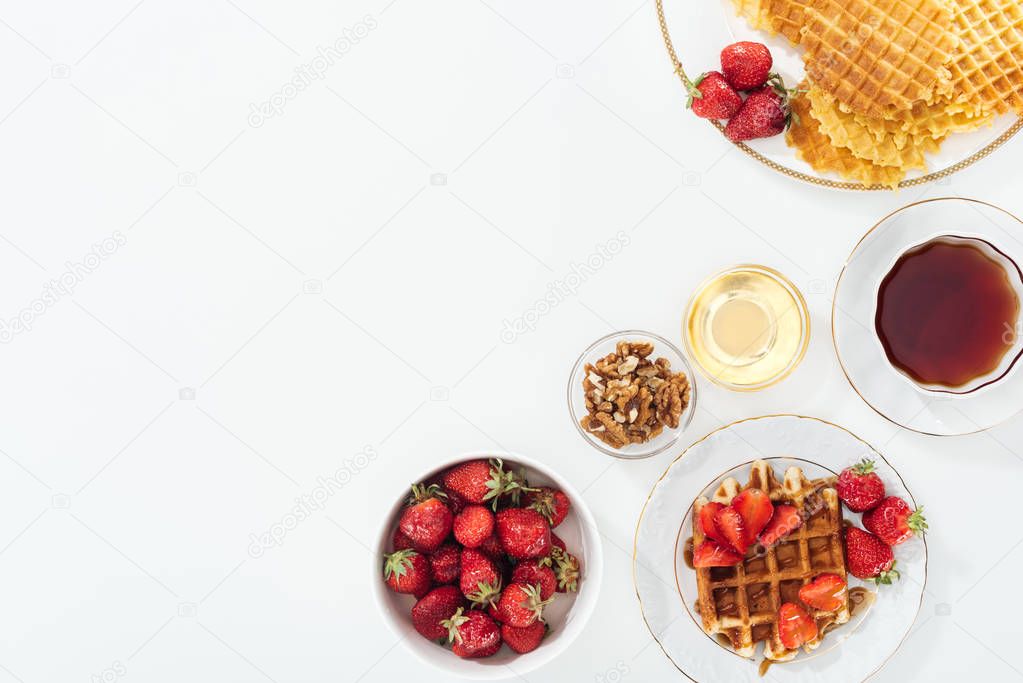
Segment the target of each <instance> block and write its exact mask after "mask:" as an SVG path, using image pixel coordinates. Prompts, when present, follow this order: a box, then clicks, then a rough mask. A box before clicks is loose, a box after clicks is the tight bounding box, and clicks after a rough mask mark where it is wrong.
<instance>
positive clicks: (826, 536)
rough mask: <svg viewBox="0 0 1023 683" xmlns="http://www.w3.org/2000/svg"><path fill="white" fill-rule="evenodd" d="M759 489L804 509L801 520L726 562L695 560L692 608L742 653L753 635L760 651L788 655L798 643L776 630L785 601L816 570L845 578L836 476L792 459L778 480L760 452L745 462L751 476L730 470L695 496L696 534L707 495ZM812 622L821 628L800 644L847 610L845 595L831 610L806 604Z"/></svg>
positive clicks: (750, 652)
mask: <svg viewBox="0 0 1023 683" xmlns="http://www.w3.org/2000/svg"><path fill="white" fill-rule="evenodd" d="M746 489H759V490H761V491H763V492H765V493H767V495H768V496H769V498H770V500H771V502H772V503H773V504H775V505H778V504H785V505H791V506H793V507H795V508H796V509H797V510H799V511H801V513H802V514H801V516H802V517H803V519H804V522H803V524H802V526H800V527H799V528H798V529H796V530H795V531H793V532H791V533H789V534H788V535H787V536H784V537H783V538H781V540H779V541H778V542H776V543H775V544H774V545H772V546H771V547H769V548H764V547H763V546H761V545H760V544H754V545H753V546H752V547H750V548H749V550H748V551H747V552H746V555H745V557H744V558H743V559H742V561H741V562H740V563H738V564H736V565H734V566H728V567H697V568H696V583H697V589H698V593H699V602H698V605H697V609H698V610H699V613H700V617H701V619H702V622H703V628H704V630H705V631H706V632H707V633H708V634H710V635H712V636H717V637H718V639H719V640H721V641H723V642H724V641H727V642H728V643H730V645H731V647H732V648H733V649H734V650H735V652H736V653H737V654H739V655H741V656H743V657H753V656H754V654H755V652H756V646H757V643H759V642H761V641H763V643H764V657H766V658H767V659H769V660H771V661H778V662H780V661H788V660H791V659H793V658H794V657H795V656H796V655H797V654H798V652H799V650H790V649H788V648H786V647H785V646H784V645H783V644H782V640H781V637H780V635H779V622H780V617H779V610H780V608H781V605H782V604H784V603H799V597H798V596H799V589H800V588H802V587H803V586H804V585H805V584H808V583H810V582H811V581H813V580H814V578H815V577H817V576H820V575H821V574H837V575H838V576H839V577H841V578H842V580H843V581H846V580H847V576H846V567H845V559H844V552H843V545H842V530H843V523H842V506H841V503H840V502H839V499H838V494H837V492H836V491H835V488H834V479H833V478H829V479H817V480H814V481H810V480H808V479H807V478H806V477H805V476H804V475H803V471H802V469H800V468H799V467H789V468H788V469H787V470H786V471H785V473H784V479H783V480H782V481H781V482H779V481H778V479H777V478H776V476H775V473H774V470H773V469H772V467H771V465H770V464H769V463H768V462H766V461H764V460H757V461H755V462H753V463H752V465H751V467H750V478H749V481H748V483H747V484H746V485H745V486H741V485H740V484H739V482H738V481H736V480H735V479H734V478H728V479H726V480H724V481H723V482H722V483H721V485H720V486H719V487H718V489H717V491H716V492H715V493H714V495H713V496H712V498H711V499H710V500H708V499H707V498H706V497H700V498H699V499H697V500H696V502H695V504H694V514H693V542H694V545H695V546H696V547H699V546H700V544H701V543H703V542H704V541H705V540H706V536H705V534H704V532H703V529H702V527H701V523H700V521H699V520H700V511H701V510H702V509H703V507H704V506H705V505H707V504H708V503H711V502H713V503H720V504H722V505H729V504H730V503H731V502H732V501H733V499H734V498H735V497H736V496H737V495H738V494H739V492H740V491H743V490H746ZM807 612H808V613H809V615H810V617H811V618H812V619H813V620H814V621H815V622H816V625H817V632H818V635H817V637H816V638H813V639H811V640H809V641H807V642H805V643H803V646H802V647H803V650H805V651H807V652H809V651H811V650H814V649H816V648H817V647H818V646H819V645H820V643H821V640H822V638H823V637H824V636H825V635H826V633H827V631H828V630H830V629H831V628H833V627H834V626H837V625H839V624H844V623H846V622H847V621H849V618H850V606H849V600H848V597H846V598H845V599H844V601H843V604H842V605H841V607H839V608H838V609H836V610H833V611H822V610H817V609H813V608H807Z"/></svg>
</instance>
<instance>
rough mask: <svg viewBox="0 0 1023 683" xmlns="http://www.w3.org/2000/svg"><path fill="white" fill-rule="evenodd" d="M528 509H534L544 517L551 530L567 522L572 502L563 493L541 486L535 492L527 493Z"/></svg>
mask: <svg viewBox="0 0 1023 683" xmlns="http://www.w3.org/2000/svg"><path fill="white" fill-rule="evenodd" d="M525 499H526V507H529V508H532V509H534V510H536V511H537V512H539V513H540V514H541V515H543V516H544V519H546V520H547V521H548V523H550V525H551V528H552V529H553V528H554V527H556V526H558V525H559V524H561V523H562V522H564V521H565V517H567V516H568V511H569V510H570V509H571V507H572V502H571V501H570V500H569V499H568V496H566V495H565V494H564V493H562V492H561V491H558V490H557V489H552V488H551V487H549V486H541V487H540V488H538V489H536V490H535V491H529V492H528V493H526V496H525Z"/></svg>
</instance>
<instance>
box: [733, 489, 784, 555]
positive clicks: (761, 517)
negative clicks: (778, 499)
mask: <svg viewBox="0 0 1023 683" xmlns="http://www.w3.org/2000/svg"><path fill="white" fill-rule="evenodd" d="M732 507H733V508H735V509H736V511H737V512H738V513H739V516H740V517H742V533H743V541H744V542H745V544H746V547H749V546H751V545H753V543H754V541H756V540H757V536H758V535H759V534H760V532H761V531H762V530H763V529H764V527H765V526H767V523H768V522H769V521H771V517H772V516H773V515H774V506H773V505H771V499H770V498H768V497H767V494H766V493H764V492H763V491H761V490H760V489H746V490H745V491H742V492H741V493H740V494H739V495H737V496H736V497H735V499H734V500H732Z"/></svg>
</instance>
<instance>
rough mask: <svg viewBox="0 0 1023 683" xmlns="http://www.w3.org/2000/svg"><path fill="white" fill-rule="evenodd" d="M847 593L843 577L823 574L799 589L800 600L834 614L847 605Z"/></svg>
mask: <svg viewBox="0 0 1023 683" xmlns="http://www.w3.org/2000/svg"><path fill="white" fill-rule="evenodd" d="M847 593H848V592H847V590H846V585H845V579H843V578H842V577H841V576H839V575H838V574H821V575H820V576H818V577H817V578H816V579H814V580H813V581H811V582H810V583H808V584H806V585H805V586H803V587H802V588H800V589H799V599H800V600H802V601H803V602H804V603H806V604H807V605H809V606H810V607H813V608H815V609H819V610H823V611H825V612H834V611H835V610H837V609H839V608H841V607H842V605H844V604H845V601H846V595H847Z"/></svg>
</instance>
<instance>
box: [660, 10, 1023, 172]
mask: <svg viewBox="0 0 1023 683" xmlns="http://www.w3.org/2000/svg"><path fill="white" fill-rule="evenodd" d="M656 2H657V10H658V17H659V20H660V22H661V29H662V34H663V38H664V42H665V46H666V47H667V51H668V55H669V58H670V60H671V63H672V65H673V68H674V70H675V72H676V74H677V76H678V77H679V79H680V81H681V84H682V87H683V90H682V92H683V95H684V96H685V95H687V93H689V94H691V93H692V92H693V88H694V85H695V86H698V87H699V88H700V89H701V90H703V91H704V92H706V90H705V89H704V88H703V86H701V85H700V83H701V81H700V79H701V78H702V77H701V76H700V74H701V72H709V71H713V70H716V69H718V63H719V55H720V53H721V51H722V49H723V48H725V47H726V46H728V45H731V44H734V43H736V42H739V41H752V42H756V43H762V44H764V45H766V46H767V48H768V49H769V51H770V58H771V61H770V62H768V64H769V66H770V70H771V73H772V74H775V73H776V74H778V75H779V76H780V77H781V79H782V81H783V83H784V86H783V87H785V88H787V89H788V96H787V104H785V105H783V108H784V109H785V110H786V112H790V113H791V116H790V117H789V119H788V120H789V121H790V124H789V125H788V128H787V130H786V131H785V132H784V134H776V135H773V136H771V135H772V133H770V132H769V133H757V134H755V135H760V134H765V135H768V136H769V137H764V138H761V139H748V140H742V139H740V140H736V145H737V146H738V147H739V148H740V149H741V150H742V151H744V152H745V153H746V154H748V155H749V156H751V157H753V158H755V159H757V160H758V161H760V162H762V163H764V164H766V165H767V166H769V167H770V168H772V169H774V170H776V171H779V172H781V173H784V174H786V175H788V176H791V177H795V178H798V179H801V180H804V181H807V182H811V183H814V184H818V185H823V186H827V187H833V188H839V189H848V190H888V189H896V188H899V187H909V186H913V185H918V184H921V183H925V182H930V181H933V180H937V179H940V178H944V177H947V176H949V175H951V174H953V173H955V172H956V171H959V170H962V169H963V168H966V167H967V166H970V165H971V164H973V163H975V162H977V161H979V160H981V159H983V158H984V157H986V156H988V155H989V154H991V153H992V152H993V151H994V150H996V149H997V148H999V147H1000V146H1002V145H1003V144H1004V143H1005V142H1006V141H1008V140H1009V139H1010V138H1011V137H1012V136H1013V135H1015V133H1016V132H1018V131H1019V129H1020V128H1023V119H1021V118H1020V117H1021V115H1023V6H1021V5H1020V3H1019V2H1018V0H701V1H700V2H697V3H691V2H683V1H682V0H656ZM721 65H722V66H721V68H722V71H724V72H725V75H726V79H729V80H730V78H729V76H728V71H727V69H726V68H725V62H724V60H723V59H722V61H721ZM772 83H775V84H776V85H779V86H780V85H781V82H775V81H768V84H769V85H770V84H772ZM736 89H737V90H740V89H741V88H738V87H737V88H736ZM779 92H782V91H781V90H779ZM697 97H700V95H697ZM748 99H750V98H749V97H747V100H748ZM694 111H695V109H694ZM712 123H713V124H714V125H715V126H717V127H718V128H719V129H720V130H722V131H725V130H726V126H725V125H723V120H718V119H712ZM773 132H774V133H777V130H776V131H773ZM727 137H729V138H731V139H733V140H735V139H736V137H735V136H733V135H731V134H727Z"/></svg>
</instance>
